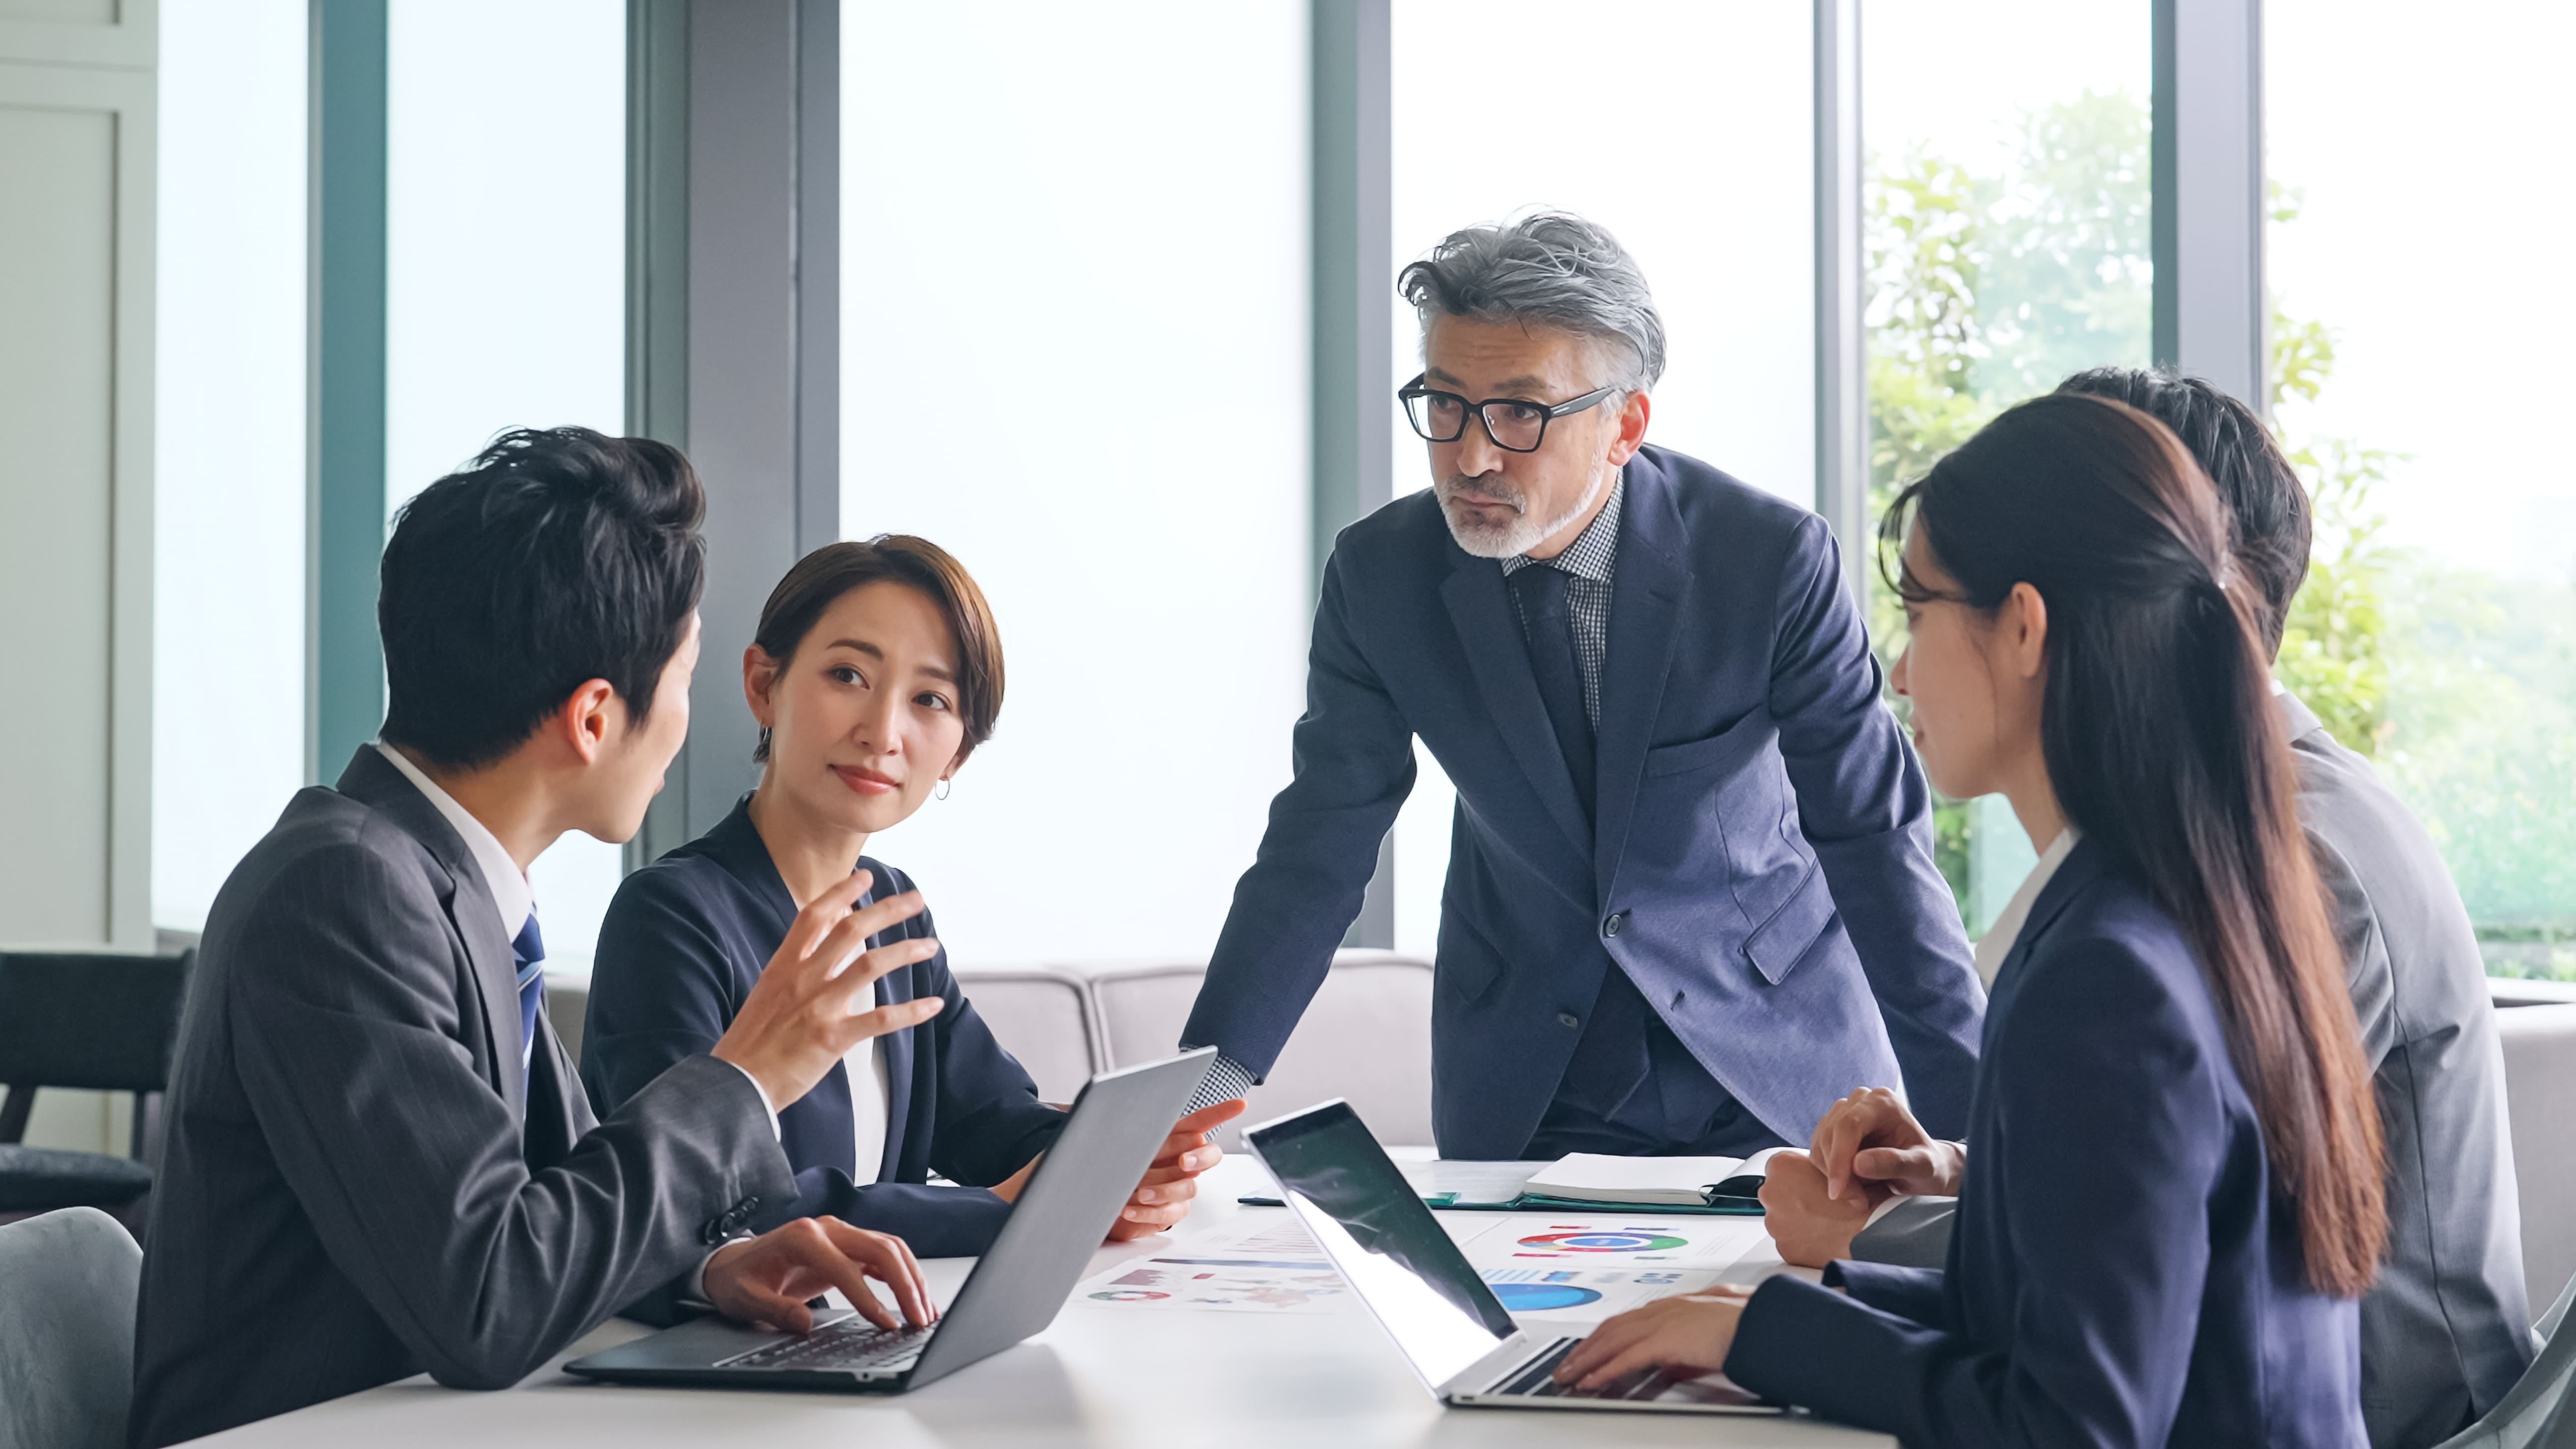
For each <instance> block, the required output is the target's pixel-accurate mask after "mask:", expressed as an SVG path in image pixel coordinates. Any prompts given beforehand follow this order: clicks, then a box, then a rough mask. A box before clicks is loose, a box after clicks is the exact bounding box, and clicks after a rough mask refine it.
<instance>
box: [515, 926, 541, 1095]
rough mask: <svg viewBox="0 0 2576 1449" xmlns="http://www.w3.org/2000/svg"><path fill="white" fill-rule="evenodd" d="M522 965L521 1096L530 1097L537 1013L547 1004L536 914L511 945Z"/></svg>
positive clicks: (534, 1059)
mask: <svg viewBox="0 0 2576 1449" xmlns="http://www.w3.org/2000/svg"><path fill="white" fill-rule="evenodd" d="M510 954H511V955H512V956H515V957H517V958H518V962H519V1096H520V1097H521V1098H522V1099H525V1098H526V1096H527V1094H528V1069H529V1068H530V1066H532V1065H533V1064H534V1063H535V1062H536V1059H537V1056H536V1053H537V1012H538V1011H539V1010H541V1009H542V1008H543V1007H544V1006H545V1004H546V938H545V937H543V936H540V935H538V934H537V913H536V912H534V911H530V912H528V923H527V924H526V925H524V926H521V927H520V928H519V938H518V939H517V940H515V941H512V942H511V943H510Z"/></svg>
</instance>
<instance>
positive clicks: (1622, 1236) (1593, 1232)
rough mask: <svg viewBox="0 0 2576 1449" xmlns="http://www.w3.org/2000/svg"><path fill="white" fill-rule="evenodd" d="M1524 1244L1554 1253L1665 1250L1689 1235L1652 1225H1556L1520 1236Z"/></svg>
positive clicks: (1685, 1242)
mask: <svg viewBox="0 0 2576 1449" xmlns="http://www.w3.org/2000/svg"><path fill="white" fill-rule="evenodd" d="M1521 1246H1522V1247H1524V1248H1537V1249H1540V1250H1541V1251H1544V1252H1556V1253H1669V1252H1671V1251H1673V1250H1674V1249H1676V1248H1687V1247H1689V1246H1690V1239H1688V1238H1685V1237H1680V1236H1677V1235H1675V1234H1672V1233H1659V1232H1657V1231H1655V1230H1654V1229H1653V1228H1558V1229H1556V1230H1555V1231H1553V1232H1545V1233H1535V1234H1532V1235H1531V1236H1529V1237H1526V1238H1523V1239H1521Z"/></svg>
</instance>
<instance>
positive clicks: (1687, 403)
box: [1377, 0, 1816, 952]
mask: <svg viewBox="0 0 2576 1449" xmlns="http://www.w3.org/2000/svg"><path fill="white" fill-rule="evenodd" d="M1569 23H1571V24H1572V25H1573V29H1572V30H1571V31H1569V30H1568V29H1567V27H1568V25H1569ZM1811 26H1812V21H1811V18H1810V16H1809V14H1808V9H1807V7H1806V6H1803V5H1776V4H1775V5H1728V6H1718V5H1708V4H1704V3H1700V0H1607V3H1598V4H1594V5H1590V6H1587V7H1584V9H1583V11H1582V13H1581V18H1580V19H1579V20H1577V21H1571V22H1570V21H1569V16H1568V12H1567V11H1566V10H1565V8H1564V7H1563V6H1561V5H1546V4H1540V3H1535V0H1507V3H1506V0H1400V3H1398V4H1397V5H1396V6H1395V7H1394V34H1393V40H1394V56H1393V71H1394V74H1393V81H1394V97H1393V103H1394V104H1393V121H1394V133H1395V135H1394V153H1395V176H1394V180H1395V215H1394V229H1395V256H1394V257H1392V258H1390V259H1389V262H1388V265H1387V269H1386V272H1385V274H1384V276H1383V278H1382V279H1381V280H1380V281H1379V282H1378V283H1377V285H1379V286H1382V287H1384V288H1385V289H1386V293H1387V298H1388V305H1389V306H1391V307H1394V308H1395V309H1396V322H1395V346H1396V374H1395V375H1396V377H1397V378H1398V379H1399V380H1401V379H1403V378H1408V377H1411V376H1412V375H1413V374H1414V373H1415V372H1417V371H1419V370H1420V369H1421V326H1420V324H1419V323H1418V322H1417V321H1416V320H1415V318H1414V316H1413V314H1412V311H1411V309H1410V308H1407V307H1405V306H1403V304H1402V303H1401V301H1400V300H1399V299H1397V298H1396V296H1395V273H1396V269H1397V268H1399V267H1401V266H1402V265H1403V264H1404V263H1406V262H1409V261H1411V260H1413V259H1414V258H1416V257H1419V256H1421V255H1422V254H1424V253H1425V252H1428V251H1429V250H1430V249H1431V248H1432V246H1433V245H1434V244H1435V243H1437V242H1438V241H1439V240H1440V238H1442V237H1443V236H1445V235H1447V234H1448V233H1450V232H1452V231H1454V230H1456V229H1458V228H1459V227H1462V226H1469V225H1473V224H1475V223H1478V222H1491V221H1500V220H1503V219H1506V218H1508V217H1511V216H1514V215H1517V214H1519V213H1522V212H1525V211H1527V210H1530V209H1533V208H1539V207H1553V208H1559V209H1563V210H1568V211H1574V212H1578V213H1580V214H1582V215H1584V216H1587V217H1590V218H1591V219H1593V220H1594V221H1597V222H1600V223H1601V224H1602V225H1604V226H1607V227H1608V228H1610V230H1611V231H1613V232H1614V233H1616V234H1617V235H1618V237H1619V240H1620V242H1621V244H1622V245H1624V246H1626V247H1627V248H1628V250H1629V251H1630V252H1631V253H1633V254H1634V255H1635V256H1636V258H1637V261H1638V264H1639V265H1640V266H1641V267H1643V268H1644V270H1645V273H1646V278H1647V281H1648V282H1649V283H1650V284H1651V285H1652V286H1653V287H1654V291H1655V301H1656V305H1657V306H1658V308H1659V309H1660V310H1661V311H1662V313H1663V316H1664V325H1665V329H1666V332H1667V336H1668V340H1669V345H1670V351H1671V361H1670V364H1669V365H1668V367H1667V369H1666V371H1665V374H1664V378H1663V381H1662V383H1661V385H1659V386H1658V387H1657V388H1656V389H1655V395H1654V418H1653V421H1652V423H1651V424H1650V425H1649V428H1648V432H1647V441H1648V442H1650V443H1657V444H1661V445H1663V446H1665V447H1669V448H1676V449H1679V450H1681V451H1682V452H1685V453H1688V454H1691V455H1693V456H1695V457H1698V458H1701V459H1704V460H1706V461H1708V462H1710V463H1713V464H1715V465H1716V466H1717V467H1719V468H1722V469H1725V470H1726V471H1727V472H1729V473H1732V474H1734V475H1735V476H1737V477H1739V478H1742V479H1743V480H1745V481H1746V482H1748V483H1751V484H1753V485H1755V486H1757V487H1761V488H1766V489H1769V490H1771V491H1772V492H1775V493H1778V494H1779V495H1781V496H1782V497H1784V498H1791V499H1795V500H1797V501H1798V502H1799V503H1802V504H1804V503H1810V502H1812V501H1813V499H1814V498H1815V490H1816V475H1815V421H1814V418H1815V412H1814V407H1815V240H1814V237H1815V233H1814V223H1813V214H1814V206H1813V200H1812V197H1813V187H1814V143H1813V131H1812V127H1811V124H1810V121H1809V116H1810V114H1811V111H1812V108H1813V91H1812V89H1811V87H1812V83H1813V81H1812V78H1813V75H1814V67H1813V62H1812V49H1811V47H1812V40H1811V35H1812V31H1811ZM1594 42H1615V49H1616V51H1617V54H1618V57H1619V58H1618V62H1617V66H1616V69H1615V72H1614V73H1611V74H1606V75H1604V76H1601V77H1599V78H1598V79H1597V80H1595V81H1593V82H1590V83H1589V84H1590V89H1589V90H1588V91H1587V90H1586V88H1585V86H1586V83H1585V82H1581V81H1577V82H1574V83H1571V84H1570V83H1569V81H1568V78H1567V75H1566V73H1565V70H1564V62H1563V58H1562V55H1561V50H1562V48H1563V46H1564V45H1566V44H1569V43H1571V44H1576V45H1581V44H1588V43H1594ZM1387 405H1388V406H1389V407H1392V406H1393V405H1394V404H1393V402H1392V401H1390V402H1389V403H1388V404H1387ZM1430 482H1431V479H1430V476H1429V474H1428V473H1427V472H1426V471H1425V469H1424V454H1423V444H1422V442H1421V440H1420V439H1418V438H1416V437H1414V436H1413V434H1412V432H1411V431H1410V430H1409V429H1406V428H1404V427H1402V426H1401V425H1399V426H1398V427H1397V428H1396V460H1395V491H1396V493H1397V494H1398V495H1402V494H1405V493H1410V492H1413V491H1415V490H1417V489H1420V488H1425V487H1428V486H1429V485H1430ZM1416 754H1417V757H1418V758H1419V760H1420V762H1421V766H1422V771H1421V778H1420V780H1419V781H1418V782H1417V783H1416V784H1415V786H1414V790H1413V795H1412V797H1411V799H1410V800H1408V801H1407V802H1406V804H1405V808H1404V813H1403V816H1402V818H1401V819H1400V820H1399V821H1398V822H1397V824H1396V835H1395V903H1396V910H1395V943H1396V945H1397V947H1398V948H1399V949H1403V950H1408V951H1420V952H1428V951H1429V950H1430V949H1431V948H1432V945H1433V942H1434V940H1435V938H1436V936H1437V933H1438V930H1439V924H1440V891H1441V884H1442V881H1443V879H1444V878H1445V877H1446V875H1447V873H1448V864H1449V831H1450V815H1451V807H1452V802H1453V801H1454V800H1455V799H1456V795H1455V792H1454V791H1453V790H1452V788H1451V787H1450V785H1449V782H1448V779H1447V777H1446V776H1445V775H1443V774H1442V773H1441V772H1440V767H1439V765H1438V764H1437V762H1435V761H1433V760H1432V758H1431V756H1430V754H1429V752H1427V751H1421V750H1417V751H1416Z"/></svg>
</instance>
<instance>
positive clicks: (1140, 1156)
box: [564, 1047, 1216, 1394]
mask: <svg viewBox="0 0 2576 1449" xmlns="http://www.w3.org/2000/svg"><path fill="white" fill-rule="evenodd" d="M1215 1056H1216V1049H1215V1048H1214V1047H1202V1048H1200V1049H1199V1050H1197V1051H1192V1052H1184V1053H1182V1054H1181V1055H1179V1056H1176V1057H1170V1058H1167V1059H1165V1060H1163V1061H1159V1062H1148V1063H1146V1064H1145V1065H1143V1066H1138V1067H1129V1068H1127V1069H1126V1070H1124V1071H1116V1072H1105V1073H1103V1074H1101V1075H1099V1076H1097V1077H1094V1078H1092V1079H1091V1082H1090V1084H1089V1085H1087V1086H1085V1087H1084V1088H1083V1089H1082V1095H1081V1096H1079V1097H1076V1098H1075V1099H1074V1103H1073V1116H1072V1118H1071V1119H1070V1120H1069V1121H1067V1122H1066V1123H1065V1124H1064V1132H1063V1133H1062V1134H1061V1135H1060V1136H1058V1137H1057V1138H1056V1141H1055V1146H1053V1147H1051V1148H1049V1149H1047V1153H1046V1156H1045V1158H1044V1159H1043V1160H1041V1161H1040V1162H1039V1163H1038V1170H1037V1171H1036V1172H1034V1173H1032V1174H1030V1177H1029V1182H1028V1186H1027V1187H1025V1188H1024V1189H1022V1190H1021V1193H1020V1196H1019V1199H1018V1201H1017V1202H1016V1203H1015V1204H1014V1205H1013V1207H1012V1209H1011V1216H1010V1219H1009V1220H1008V1221H1007V1222H1005V1223H1004V1224H1003V1225H1002V1232H1001V1235H1000V1236H999V1237H997V1238H995V1239H994V1240H993V1248H992V1251H990V1252H988V1253H986V1254H985V1255H984V1256H983V1257H982V1258H980V1259H977V1260H976V1263H975V1269H974V1271H973V1272H972V1273H970V1274H968V1275H967V1278H966V1286H965V1287H963V1288H961V1289H959V1290H958V1292H957V1301H956V1302H955V1303H954V1304H953V1305H951V1306H950V1307H949V1309H948V1311H947V1312H946V1313H943V1314H941V1315H940V1318H939V1321H938V1322H937V1323H933V1324H930V1325H928V1326H926V1327H922V1328H908V1329H895V1330H888V1329H883V1328H879V1327H877V1326H876V1325H875V1324H873V1323H870V1322H868V1321H867V1320H866V1319H865V1318H862V1317H860V1316H859V1315H858V1314H856V1313H854V1312H850V1311H847V1310H835V1311H830V1312H818V1313H816V1314H815V1315H814V1326H813V1328H812V1329H811V1330H810V1331H808V1332H805V1333H773V1332H768V1331H765V1330H762V1329H757V1328H750V1327H746V1326H744V1325H742V1324H739V1323H734V1322H731V1321H730V1320H727V1319H723V1318H718V1317H714V1316H709V1317H706V1318H700V1319H696V1320H693V1321H691V1322H688V1323H683V1324H681V1325H680V1326H679V1327H677V1328H669V1329H665V1330H663V1331H662V1332H660V1333H656V1334H654V1335H652V1336H650V1337H648V1338H639V1339H637V1340H635V1341H634V1342H633V1343H627V1344H620V1345H619V1346H617V1347H616V1348H612V1349H609V1350H607V1351H606V1352H604V1353H595V1354H592V1355H591V1356H589V1357H588V1358H582V1359H575V1360H574V1361H572V1362H571V1363H568V1364H565V1365H564V1372H566V1373H571V1374H578V1375H580V1376H582V1377H583V1378H591V1379H606V1380H611V1381H614V1382H619V1383H639V1384H686V1385H690V1386H693V1387H699V1388H748V1389H824V1390H831V1391H835V1392H840V1393H857V1394H900V1393H903V1392H904V1391H906V1390H908V1389H917V1388H920V1387H921V1386H922V1385H924V1384H927V1383H930V1382H933V1381H934V1380H937V1379H942V1378H946V1377H947V1376H948V1375H950V1374H952V1373H955V1372H956V1371H957V1370H959V1369H961V1368H964V1367H965V1366H966V1365H968V1364H970V1363H973V1362H975V1361H976V1360H978V1359H982V1358H987V1357H990V1356H991V1355H993V1354H996V1353H999V1352H1001V1351H1002V1350H1003V1349H1006V1348H1009V1347H1010V1346H1011V1345H1013V1344H1015V1343H1018V1342H1019V1341H1020V1340H1021V1339H1024V1338H1026V1337H1028V1336H1029V1335H1030V1334H1033V1333H1036V1332H1038V1331H1039V1330H1040V1329H1043V1328H1045V1327H1046V1326H1047V1325H1048V1324H1050V1323H1052V1322H1054V1321H1055V1315H1056V1311H1057V1310H1058V1309H1061V1308H1062V1307H1064V1302H1065V1299H1066V1297H1067V1296H1068V1295H1070V1294H1071V1293H1072V1292H1073V1285H1074V1284H1075V1283H1076V1282H1077V1281H1079V1280H1080V1279H1081V1277H1082V1273H1083V1269H1085V1268H1086V1267H1088V1266H1090V1263H1091V1252H1092V1249H1094V1248H1097V1247H1099V1246H1100V1240H1101V1238H1102V1237H1103V1236H1104V1235H1105V1234H1107V1233H1108V1231H1109V1229H1110V1226H1111V1225H1112V1224H1114V1223H1115V1222H1117V1220H1118V1210H1119V1209H1120V1208H1121V1207H1123V1206H1125V1205H1126V1202H1127V1197H1128V1194H1130V1193H1132V1192H1134V1191H1135V1190H1136V1181H1137V1179H1139V1178H1141V1177H1143V1176H1144V1175H1145V1169H1146V1168H1147V1167H1148V1166H1149V1165H1151V1164H1152V1162H1153V1160H1154V1149H1155V1148H1157V1147H1160V1146H1161V1145H1162V1143H1163V1139H1164V1138H1166V1137H1168V1136H1170V1135H1171V1132H1172V1124H1173V1123H1174V1122H1175V1121H1178V1120H1179V1118H1180V1115H1181V1109H1182V1108H1183V1107H1184V1106H1186V1105H1188V1103H1189V1100H1190V1095H1191V1094H1192V1093H1194V1092H1196V1091H1197V1090H1198V1089H1199V1080H1200V1079H1201V1078H1202V1077H1205V1076H1206V1075H1207V1069H1208V1063H1209V1062H1210V1061H1211V1060H1213V1059H1214V1058H1215Z"/></svg>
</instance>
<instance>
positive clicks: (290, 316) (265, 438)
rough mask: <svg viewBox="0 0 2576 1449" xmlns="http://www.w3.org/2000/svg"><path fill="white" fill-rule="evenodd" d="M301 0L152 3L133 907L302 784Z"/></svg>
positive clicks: (176, 896) (254, 829)
mask: <svg viewBox="0 0 2576 1449" xmlns="http://www.w3.org/2000/svg"><path fill="white" fill-rule="evenodd" d="M304 27H305V4H304V0H237V3H236V0H227V3H221V4H217V3H213V0H195V3H177V4H168V5H164V6H163V7H162V9H161V51H160V53H161V63H160V102H161V115H160V144H161V156H160V180H159V196H158V198H157V199H158V202H159V206H160V214H159V217H158V219H157V220H158V226H159V233H160V235H159V246H158V250H157V256H158V268H159V277H158V283H159V285H158V293H159V295H158V307H159V316H158V318H157V322H156V332H157V336H156V338H155V353H154V372H155V377H154V384H153V391H154V424H153V430H154V433H155V434H156V436H157V438H158V444H159V445H158V447H157V448H156V449H155V452H156V455H157V456H156V457H155V459H154V472H155V474H156V477H155V479H154V487H153V512H154V533H155V536H156V537H155V547H154V550H153V566H152V573H153V578H152V595H153V650H152V692H153V711H152V920H153V923H154V924H155V925H159V926H165V927H170V928H173V929H176V930H182V931H194V930H196V929H198V928H199V927H201V926H203V925H204V924H205V920H206V908H207V907H208V906H210V905H212V904H213V903H214V899H215V891H216V890H217V889H218V888H219V887H221V886H222V885H223V883H224V877H225V876H227V875H229V874H231V873H232V868H233V865H234V863H235V862H237V861H239V860H240V859H241V857H242V853H243V852H244V851H246V850H248V849H250V847H251V845H252V844H253V843H254V842H255V841H257V840H258V839H259V837H260V835H261V833H262V832H264V831H266V830H267V829H268V827H269V824H270V822H272V821H274V820H276V819H277V812H278V811H280V810H282V809H284V808H285V806H286V799H287V797H288V796H289V795H292V794H293V793H294V792H295V789H296V787H297V786H299V785H301V784H303V783H304V186H305V170H304Z"/></svg>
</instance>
